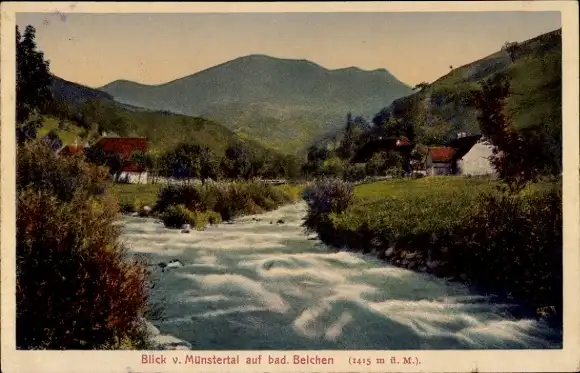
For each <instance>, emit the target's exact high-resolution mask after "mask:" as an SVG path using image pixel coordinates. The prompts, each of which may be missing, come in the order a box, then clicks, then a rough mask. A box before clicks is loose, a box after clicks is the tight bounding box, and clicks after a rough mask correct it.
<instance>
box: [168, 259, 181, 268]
mask: <svg viewBox="0 0 580 373" xmlns="http://www.w3.org/2000/svg"><path fill="white" fill-rule="evenodd" d="M180 267H183V264H181V262H180V261H179V260H178V259H173V260H171V261H170V262H169V263H168V264H167V266H166V268H180Z"/></svg>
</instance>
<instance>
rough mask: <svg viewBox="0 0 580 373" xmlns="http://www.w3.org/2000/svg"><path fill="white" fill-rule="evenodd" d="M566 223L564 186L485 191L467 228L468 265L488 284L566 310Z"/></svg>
mask: <svg viewBox="0 0 580 373" xmlns="http://www.w3.org/2000/svg"><path fill="white" fill-rule="evenodd" d="M562 224H563V220H562V192H561V190H560V189H547V190H541V191H537V192H532V193H529V194H523V195H522V194H520V195H512V194H509V193H503V194H500V195H497V194H496V195H485V196H482V197H481V199H480V202H479V204H478V206H477V211H476V212H475V213H474V215H473V216H472V217H471V219H470V221H469V223H468V225H467V227H466V228H465V230H464V231H463V232H461V233H462V236H463V237H469V240H467V242H465V245H464V249H463V250H464V254H463V255H462V256H463V258H464V259H465V267H466V268H465V269H464V271H466V273H469V275H470V278H471V280H472V281H473V282H475V283H477V284H479V285H482V286H485V287H486V288H490V289H493V290H495V291H502V289H507V291H506V292H509V293H510V294H511V296H513V297H515V298H517V299H520V300H525V301H526V302H528V303H531V304H534V305H538V306H554V307H555V308H556V309H557V310H559V311H561V310H562V291H563V289H562V245H563V239H562V233H563V231H562V229H563V228H562V227H563V226H562ZM490 269H491V270H490ZM504 291H505V290H504ZM560 314H561V312H560Z"/></svg>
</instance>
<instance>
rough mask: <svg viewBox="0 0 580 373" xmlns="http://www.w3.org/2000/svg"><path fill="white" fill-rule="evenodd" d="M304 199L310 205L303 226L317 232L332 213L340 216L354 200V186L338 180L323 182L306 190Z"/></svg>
mask: <svg viewBox="0 0 580 373" xmlns="http://www.w3.org/2000/svg"><path fill="white" fill-rule="evenodd" d="M303 198H304V199H305V200H306V202H307V203H308V207H309V209H308V214H307V216H306V220H305V221H304V224H303V226H304V227H306V228H307V229H309V230H313V231H316V230H317V227H318V226H319V224H320V223H324V222H325V221H326V220H327V218H328V215H329V214H330V213H336V214H340V213H341V212H343V211H344V210H346V208H347V207H348V205H349V204H350V202H351V201H352V199H353V198H354V185H353V184H352V183H347V182H344V181H341V180H336V179H326V180H322V181H320V182H318V183H316V184H314V185H311V186H309V187H307V188H306V189H305V190H304V193H303Z"/></svg>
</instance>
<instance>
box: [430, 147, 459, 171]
mask: <svg viewBox="0 0 580 373" xmlns="http://www.w3.org/2000/svg"><path fill="white" fill-rule="evenodd" d="M455 154H456V152H455V149H454V148H451V147H449V146H437V147H430V148H428V149H427V155H426V156H425V173H426V175H427V176H436V175H455V174H456V173H457V161H456V158H455Z"/></svg>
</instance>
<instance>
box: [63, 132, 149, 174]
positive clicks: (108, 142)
mask: <svg viewBox="0 0 580 373" xmlns="http://www.w3.org/2000/svg"><path fill="white" fill-rule="evenodd" d="M147 145H148V144H147V138H146V137H108V136H104V137H101V138H100V139H99V141H97V142H96V143H95V144H94V145H93V146H91V147H89V146H88V144H85V145H78V144H76V143H75V144H74V145H65V146H63V147H62V148H61V149H60V150H58V152H57V154H58V155H59V156H64V157H66V156H72V155H75V154H85V152H86V151H87V150H88V149H102V151H104V152H105V153H109V154H111V153H117V154H119V155H120V156H121V158H122V159H124V160H125V165H124V166H123V168H122V169H121V171H120V173H119V175H118V177H117V180H116V181H118V182H122V183H130V184H145V183H147V176H148V172H147V169H146V168H145V167H144V166H143V165H140V164H138V163H136V162H132V161H130V159H131V156H132V154H133V153H135V152H138V151H141V152H144V153H146V152H147Z"/></svg>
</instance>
